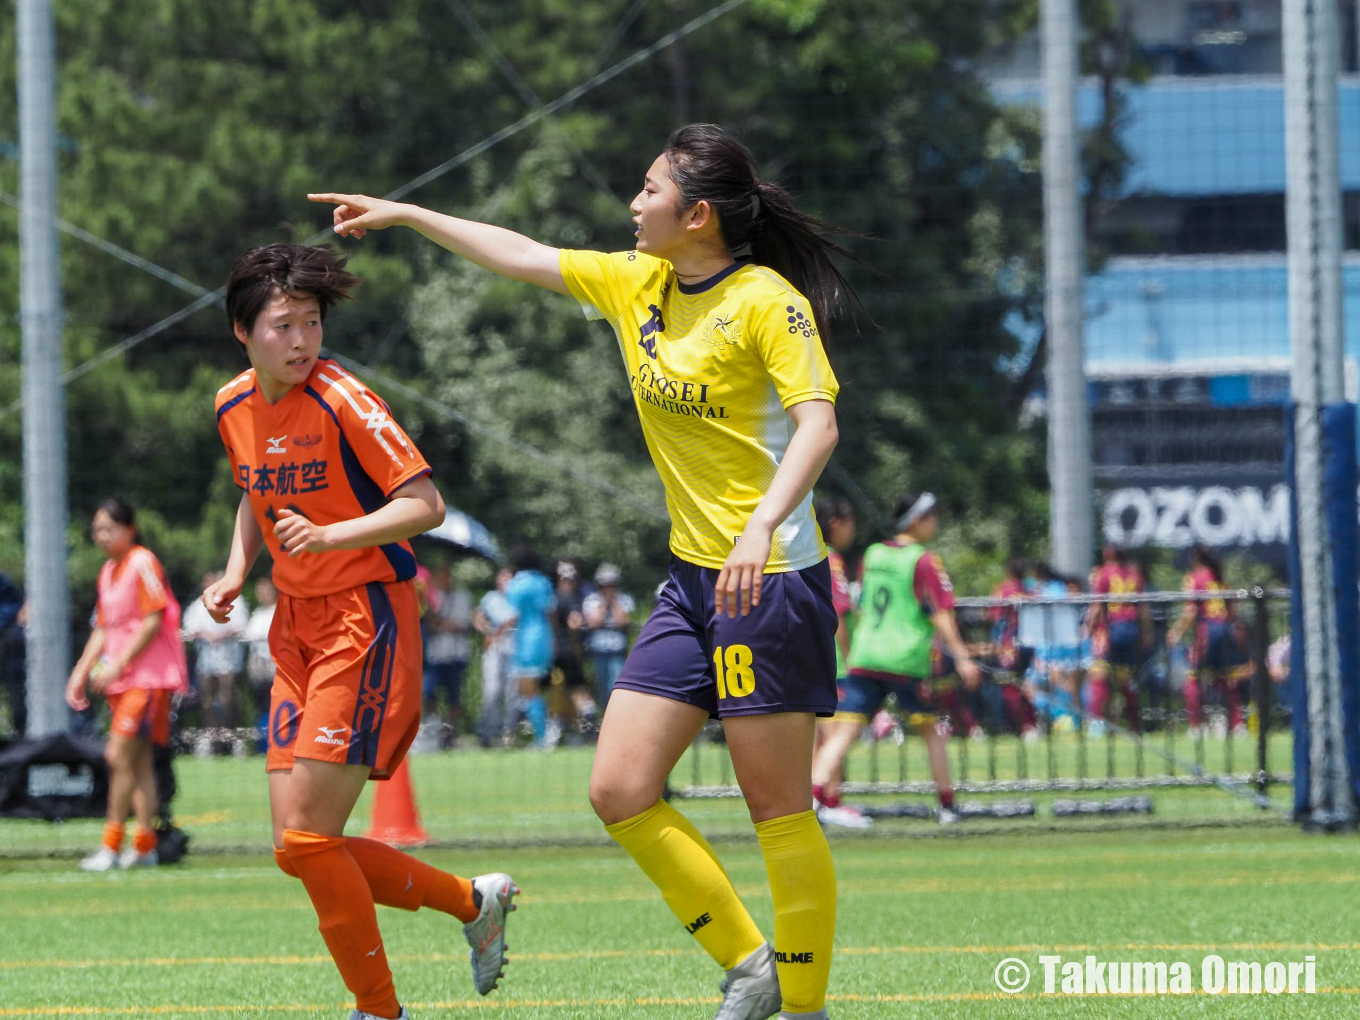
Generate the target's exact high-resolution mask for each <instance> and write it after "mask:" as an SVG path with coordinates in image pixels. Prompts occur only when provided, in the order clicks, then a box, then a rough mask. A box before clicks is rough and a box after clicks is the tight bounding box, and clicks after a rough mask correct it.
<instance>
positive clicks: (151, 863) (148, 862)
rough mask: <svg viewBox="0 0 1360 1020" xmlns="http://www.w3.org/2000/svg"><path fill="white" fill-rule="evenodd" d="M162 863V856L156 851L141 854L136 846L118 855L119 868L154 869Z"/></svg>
mask: <svg viewBox="0 0 1360 1020" xmlns="http://www.w3.org/2000/svg"><path fill="white" fill-rule="evenodd" d="M160 862H161V858H160V855H159V854H158V853H156V851H155V850H148V851H147V852H146V853H144V854H139V853H138V852H137V848H136V847H135V846H130V847H128V848H127V849H126V850H124V851H123V852H122V853H121V854H119V855H118V866H119V867H120V868H154V867H155V866H156V865H157V864H159V863H160Z"/></svg>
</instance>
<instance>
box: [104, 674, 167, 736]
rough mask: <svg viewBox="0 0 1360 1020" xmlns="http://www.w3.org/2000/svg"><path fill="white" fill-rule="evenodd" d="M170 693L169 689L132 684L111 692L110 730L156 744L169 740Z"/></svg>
mask: <svg viewBox="0 0 1360 1020" xmlns="http://www.w3.org/2000/svg"><path fill="white" fill-rule="evenodd" d="M170 696H171V692H170V691H167V690H150V689H148V688H145V687H130V688H128V689H127V690H126V691H123V693H122V694H110V695H109V708H110V709H111V710H112V711H113V723H112V725H110V726H109V732H110V733H118V734H120V735H122V736H124V737H135V738H137V739H138V740H149V741H151V743H153V744H155V745H156V746H157V747H164V746H165V745H166V744H168V743H170Z"/></svg>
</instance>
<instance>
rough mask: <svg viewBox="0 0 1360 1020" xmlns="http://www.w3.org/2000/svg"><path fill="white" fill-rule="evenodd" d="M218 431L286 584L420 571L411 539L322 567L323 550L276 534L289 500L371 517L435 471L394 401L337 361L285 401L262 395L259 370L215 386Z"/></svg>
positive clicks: (307, 586)
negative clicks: (289, 548) (288, 546)
mask: <svg viewBox="0 0 1360 1020" xmlns="http://www.w3.org/2000/svg"><path fill="white" fill-rule="evenodd" d="M217 430H218V432H220V433H221V435H222V442H223V444H224V445H225V446H226V448H227V456H228V457H229V458H230V460H231V464H232V468H233V470H234V473H235V476H236V485H237V487H238V488H240V489H242V490H244V491H245V492H246V493H247V494H248V495H249V496H250V506H251V509H253V510H254V511H255V519H256V520H257V521H259V524H260V530H261V531H263V532H264V537H265V544H266V546H267V547H268V549H269V552H270V555H272V556H273V557H274V585H275V587H277V588H278V589H279V591H280V592H283V593H284V594H287V595H296V596H301V597H303V598H310V597H312V596H314V595H330V594H332V593H334V592H338V591H345V590H346V589H348V588H358V587H360V586H361V585H365V584H368V583H369V582H370V581H382V582H387V581H409V580H410V579H411V578H413V577H415V576H416V561H415V556H414V555H412V553H411V546H410V543H408V542H392V543H389V544H387V545H380V546H374V547H370V548H367V549H348V550H344V551H336V552H328V553H325V554H323V562H324V567H323V566H321V565H320V564H318V563H317V561H316V557H315V556H299V557H294V558H291V559H290V558H289V556H288V554H287V553H284V552H283V551H282V550H281V549H280V548H279V543H278V540H277V539H276V538H275V537H274V522H275V521H276V520H277V519H278V512H279V511H280V510H282V509H284V508H288V509H291V510H293V511H294V512H295V513H298V514H301V515H302V516H303V517H306V518H307V519H308V520H310V521H313V522H315V523H317V524H333V523H335V522H336V521H347V520H351V519H353V518H355V517H363V516H364V515H366V514H370V513H372V512H373V511H374V510H377V509H378V508H379V507H381V506H383V504H385V503H386V502H387V500H388V498H389V497H390V496H391V495H392V493H393V492H395V491H396V490H397V489H399V488H401V487H402V486H403V485H405V484H406V483H407V482H409V481H411V479H413V478H416V477H418V476H419V475H423V474H427V473H428V472H429V470H430V465H429V464H427V463H425V458H424V457H422V456H421V455H420V451H419V450H417V449H416V447H415V444H414V443H412V442H411V440H410V439H409V438H408V437H407V435H406V433H405V432H403V431H402V429H401V426H399V425H398V424H397V423H396V422H395V421H393V420H392V415H391V412H390V410H389V409H388V407H387V405H386V404H385V403H383V401H382V400H381V399H379V398H378V396H377V395H376V394H374V393H373V391H372V390H370V389H369V388H368V387H367V386H365V385H364V384H363V383H361V382H360V381H359V380H358V379H356V378H354V376H352V375H350V374H349V373H348V372H345V371H344V370H343V369H342V368H340V366H339V365H337V364H336V363H335V362H334V361H330V360H328V359H325V358H322V359H319V360H318V361H317V363H316V367H315V368H313V369H312V374H311V375H310V376H308V377H307V381H306V382H305V383H302V384H301V385H299V386H294V387H293V388H292V389H291V390H289V391H288V393H287V395H285V396H284V398H283V399H282V400H280V401H279V402H278V403H277V404H269V403H267V402H266V401H265V399H264V397H262V396H261V395H260V391H259V388H258V387H257V386H256V384H255V370H254V369H251V370H250V371H249V372H245V373H242V374H241V375H239V376H237V377H236V378H235V379H233V380H232V381H231V382H229V383H227V385H225V386H223V387H222V388H221V389H220V390H218V391H217Z"/></svg>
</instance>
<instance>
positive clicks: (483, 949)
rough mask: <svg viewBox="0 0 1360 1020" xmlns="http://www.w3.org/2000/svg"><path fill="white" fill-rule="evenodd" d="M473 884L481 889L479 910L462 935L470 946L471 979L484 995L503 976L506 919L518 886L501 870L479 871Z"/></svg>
mask: <svg viewBox="0 0 1360 1020" xmlns="http://www.w3.org/2000/svg"><path fill="white" fill-rule="evenodd" d="M472 885H473V888H475V889H476V890H477V891H478V892H479V893H481V896H482V912H481V913H480V914H478V915H477V918H476V920H473V921H469V922H468V923H467V924H465V925H463V935H464V936H465V937H466V938H467V941H468V945H469V946H471V947H472V952H470V953H468V959H469V960H470V961H471V962H472V983H473V985H475V986H476V988H477V992H478V993H479V994H481V995H486V994H488V993H489V992H491V991H492V990H493V989H494V988H495V987H496V982H498V981H499V980H500V979H501V978H503V977H504V976H505V963H506V961H505V949H506V946H505V919H506V917H508V916H509V914H510V912H511V911H512V910H517V909H518V908H517V907H516V906H515V905H514V903H513V902H512V901H513V900H514V898H515V896H516V895H518V893H519V886H517V885H515V883H514V880H513V879H511V878H510V876H509V875H503V874H500V873H495V874H491V875H478V876H477V877H476V878H474V879H473V880H472Z"/></svg>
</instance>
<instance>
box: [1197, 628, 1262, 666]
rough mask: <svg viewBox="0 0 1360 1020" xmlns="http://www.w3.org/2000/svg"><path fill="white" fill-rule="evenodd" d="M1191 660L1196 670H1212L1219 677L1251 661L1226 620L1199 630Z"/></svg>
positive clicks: (1243, 645)
mask: <svg viewBox="0 0 1360 1020" xmlns="http://www.w3.org/2000/svg"><path fill="white" fill-rule="evenodd" d="M1193 659H1194V664H1195V667H1196V668H1197V669H1207V670H1212V671H1213V672H1215V673H1217V674H1220V675H1226V674H1227V673H1230V672H1232V671H1233V670H1234V669H1236V668H1237V667H1238V666H1243V665H1245V664H1246V663H1247V662H1249V661H1251V660H1250V656H1249V655H1248V654H1247V649H1246V645H1245V644H1244V643H1243V642H1242V641H1240V640H1238V636H1237V633H1236V631H1235V630H1234V628H1233V625H1232V623H1231V621H1228V620H1221V621H1220V620H1215V621H1213V622H1210V623H1208V624H1205V625H1204V626H1203V627H1202V628H1201V629H1200V632H1199V634H1198V635H1197V636H1196V641H1195V649H1194V655H1193Z"/></svg>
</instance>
